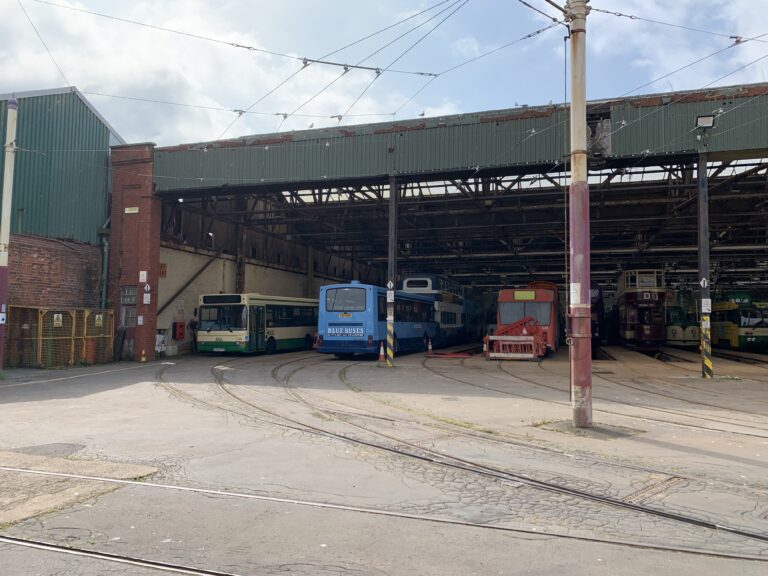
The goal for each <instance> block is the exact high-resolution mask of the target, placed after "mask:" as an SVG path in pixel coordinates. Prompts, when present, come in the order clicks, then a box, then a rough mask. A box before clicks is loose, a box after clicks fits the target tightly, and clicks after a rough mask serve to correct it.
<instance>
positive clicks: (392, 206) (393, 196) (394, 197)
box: [387, 176, 400, 368]
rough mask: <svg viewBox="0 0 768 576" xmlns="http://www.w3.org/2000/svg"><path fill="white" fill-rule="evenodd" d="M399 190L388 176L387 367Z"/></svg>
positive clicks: (392, 342) (392, 345)
mask: <svg viewBox="0 0 768 576" xmlns="http://www.w3.org/2000/svg"><path fill="white" fill-rule="evenodd" d="M399 196H400V190H399V188H398V186H397V180H396V178H395V177H394V176H390V178H389V236H388V239H389V244H388V260H387V367H389V368H392V367H394V365H395V288H396V287H397V204H398V199H399Z"/></svg>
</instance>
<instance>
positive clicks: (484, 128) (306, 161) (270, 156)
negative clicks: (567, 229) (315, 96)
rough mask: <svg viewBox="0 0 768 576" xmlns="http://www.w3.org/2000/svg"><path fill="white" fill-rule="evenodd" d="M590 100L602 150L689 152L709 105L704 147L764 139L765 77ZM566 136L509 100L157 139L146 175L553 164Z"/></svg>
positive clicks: (564, 149)
mask: <svg viewBox="0 0 768 576" xmlns="http://www.w3.org/2000/svg"><path fill="white" fill-rule="evenodd" d="M589 106H590V108H588V110H592V111H594V110H599V111H600V112H599V113H600V114H605V111H606V110H610V119H611V126H612V129H613V134H612V148H611V150H612V153H611V156H609V157H608V158H607V159H608V160H610V159H611V158H614V159H625V158H637V159H638V160H642V159H643V158H644V157H645V156H649V155H653V156H663V155H675V156H677V155H682V154H695V153H696V152H697V150H698V142H697V140H696V136H697V133H696V130H695V129H693V126H694V122H695V119H696V116H697V115H699V114H712V113H715V114H717V115H718V119H717V124H716V127H715V128H714V129H712V130H710V134H709V149H710V150H711V151H712V152H735V153H743V154H747V155H748V154H753V155H759V154H760V152H761V151H764V150H765V149H766V148H768V136H767V134H768V84H760V85H748V86H735V87H725V88H713V89H710V90H700V91H693V92H681V93H672V94H663V95H655V96H639V97H633V98H627V99H624V100H621V101H616V102H611V101H601V102H598V103H590V105H589ZM600 117H601V118H604V116H600ZM568 139H569V124H568V109H567V108H564V107H562V106H545V107H539V108H516V109H511V110H497V111H491V112H481V113H476V114H463V115H456V116H450V117H443V118H426V119H423V120H408V121H402V122H385V123H379V124H367V125H360V126H349V127H343V128H323V129H319V130H303V131H297V132H289V133H282V134H268V135H262V136H254V137H249V138H245V139H242V140H239V141H234V142H232V141H229V142H213V143H207V144H206V143H203V144H198V145H193V146H179V147H176V148H171V149H159V150H158V151H157V152H156V156H155V176H156V178H155V180H156V182H157V185H158V188H157V189H158V191H160V192H164V191H175V190H184V189H189V188H200V187H206V188H207V187H216V186H220V185H223V184H224V183H228V184H230V185H238V184H241V185H246V184H250V185H256V186H258V185H260V184H285V185H291V184H294V183H306V182H313V183H316V182H322V181H324V180H328V181H338V180H343V179H373V178H381V177H386V176H388V175H389V174H392V173H395V174H401V175H406V176H408V175H414V176H417V175H422V174H451V173H460V172H464V173H466V171H467V170H473V169H476V168H478V167H480V168H501V169H503V168H514V167H525V166H544V167H547V166H551V169H557V168H558V166H560V165H561V163H562V162H563V161H564V160H565V156H566V154H567V153H568V150H569V142H568ZM227 146H230V148H227ZM391 146H392V147H393V149H392V150H391V151H390V147H391ZM205 149H207V151H205V152H204V151H203V150H205Z"/></svg>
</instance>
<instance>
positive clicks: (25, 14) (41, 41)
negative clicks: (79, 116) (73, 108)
mask: <svg viewBox="0 0 768 576" xmlns="http://www.w3.org/2000/svg"><path fill="white" fill-rule="evenodd" d="M16 2H17V3H18V4H19V8H21V11H22V12H24V16H26V17H27V20H28V21H29V24H30V26H32V29H33V30H34V31H35V34H37V37H38V39H39V40H40V43H41V44H42V45H43V48H45V51H46V52H48V57H49V58H50V59H51V62H53V65H54V66H56V69H57V70H58V71H59V74H61V77H62V78H63V79H64V84H65V85H66V86H69V85H70V84H69V80H67V77H66V76H65V75H64V72H63V71H62V69H61V66H59V63H58V62H56V58H54V57H53V54H52V53H51V51H50V49H49V48H48V44H46V43H45V40H43V37H42V35H41V34H40V31H39V30H38V29H37V26H35V23H34V22H32V18H30V17H29V14H28V13H27V9H26V8H24V4H22V3H21V0H16Z"/></svg>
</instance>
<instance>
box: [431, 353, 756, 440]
mask: <svg viewBox="0 0 768 576" xmlns="http://www.w3.org/2000/svg"><path fill="white" fill-rule="evenodd" d="M426 360H428V359H425V362H424V363H423V365H424V366H425V368H426V369H427V370H429V371H432V372H434V373H435V374H437V375H439V376H441V377H443V378H446V379H448V380H452V381H454V382H457V383H459V384H464V385H467V386H473V387H475V388H480V389H485V390H488V391H492V392H497V393H499V394H504V395H506V396H512V397H516V398H525V399H528V400H534V401H537V402H544V403H548V404H553V405H556V406H562V407H568V408H570V403H569V402H560V401H557V400H551V399H546V398H540V397H537V396H533V395H529V394H523V393H521V392H512V391H509V390H505V389H502V388H498V387H494V386H487V385H484V384H478V383H476V382H470V381H467V380H464V379H461V378H458V377H456V376H454V375H449V374H445V373H443V372H440V371H439V370H436V369H434V368H432V367H430V366H428V365H427V364H426ZM496 367H497V370H498V371H500V372H502V373H504V374H506V375H507V376H509V377H511V378H513V379H516V380H518V381H521V382H525V383H527V384H531V385H533V386H537V387H540V388H546V389H549V390H554V391H556V392H560V393H565V394H567V393H568V391H567V390H564V389H563V388H560V387H558V386H553V385H551V384H546V383H543V382H538V381H536V380H533V379H531V378H528V377H525V376H521V375H520V374H517V373H513V372H509V371H508V370H506V369H505V368H504V363H503V362H497V364H496ZM487 376H489V377H491V378H494V379H499V380H502V381H505V382H509V378H506V377H505V378H500V377H497V376H495V375H493V374H487ZM593 398H595V399H598V400H602V401H604V402H610V403H611V404H620V405H626V406H632V407H635V408H638V409H641V410H648V411H651V412H664V413H668V414H673V415H676V416H683V417H685V418H690V419H698V420H705V421H712V422H714V423H717V424H725V425H727V426H735V427H741V428H747V429H750V430H756V431H759V432H764V433H765V434H757V433H755V432H747V431H737V430H723V429H722V428H714V427H711V426H702V425H698V424H690V423H685V422H679V421H673V420H666V419H663V418H656V417H653V416H648V415H638V414H628V413H626V412H620V411H616V410H609V409H607V408H595V409H594V410H595V411H596V412H602V413H605V414H612V415H615V416H622V417H625V418H631V419H635V420H641V421H650V422H660V423H663V424H669V425H671V426H679V427H683V428H692V429H697V430H705V431H708V432H720V433H724V434H735V435H742V436H752V437H756V438H768V428H761V427H756V426H752V425H749V424H741V423H734V422H728V421H725V420H720V419H716V418H709V417H704V416H699V415H696V414H690V413H685V412H680V411H675V410H667V409H664V408H657V407H648V406H643V405H640V404H634V403H631V402H619V401H617V400H614V399H611V398H604V397H602V396H593Z"/></svg>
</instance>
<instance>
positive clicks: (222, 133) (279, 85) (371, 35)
mask: <svg viewBox="0 0 768 576" xmlns="http://www.w3.org/2000/svg"><path fill="white" fill-rule="evenodd" d="M447 1H448V0H445V1H443V2H438V3H437V4H433V5H432V6H430V7H429V8H426V9H424V10H422V11H421V12H418V13H416V14H414V15H413V16H409V17H407V18H404V19H402V20H399V21H398V22H395V23H394V24H392V25H391V26H387V27H386V28H382V29H381V30H378V31H376V32H374V33H372V34H369V35H368V36H366V37H365V38H364V40H367V39H368V38H371V37H373V36H376V35H378V34H381V33H382V32H385V31H386V30H389V29H390V28H392V27H394V26H398V25H400V24H402V23H404V22H407V21H408V20H411V19H412V18H415V17H417V16H421V15H422V14H425V13H426V12H429V11H431V10H433V9H434V8H437V7H438V6H441V5H442V4H445V3H446V2H447ZM357 43H358V42H351V43H349V44H347V45H346V46H342V47H341V48H339V49H338V50H334V51H333V52H329V53H328V54H325V55H324V56H321V59H325V58H328V57H329V56H331V55H333V54H336V53H337V52H340V51H341V50H345V49H346V48H349V47H350V46H353V45H355V44H357ZM364 61H365V59H364V60H362V61H361V62H360V63H362V62H364ZM306 67H307V66H306V65H303V66H302V67H301V68H299V69H298V70H296V71H295V72H293V73H292V74H291V75H290V76H288V77H287V78H285V79H284V80H282V81H281V82H280V83H279V84H278V85H277V86H275V87H274V88H272V89H271V90H269V91H268V92H267V93H266V94H264V95H263V96H261V97H259V98H258V99H257V100H255V101H254V102H253V103H252V104H251V105H250V106H248V107H247V108H246V109H245V112H248V111H250V110H251V109H252V108H253V107H254V106H256V105H257V104H259V103H260V102H263V101H264V100H265V99H266V98H268V97H269V96H271V95H272V94H274V93H275V92H276V91H277V90H279V89H280V88H282V87H283V86H285V85H286V84H287V83H288V82H289V81H290V80H292V79H293V78H294V77H295V76H296V75H297V74H299V72H301V71H302V70H304V69H306ZM344 74H346V70H345V71H344V72H342V75H344ZM339 77H341V76H339ZM294 115H295V114H294ZM242 116H243V114H241V113H238V114H237V115H236V116H235V117H234V118H233V119H232V121H231V122H230V123H229V124H228V125H227V127H226V128H224V130H223V131H222V132H221V134H219V137H218V138H217V140H221V139H222V138H223V137H224V135H225V134H226V133H227V132H229V130H230V129H231V128H232V126H234V125H235V123H236V122H237V121H238V120H239V119H240V118H241V117H242ZM281 116H283V121H285V119H286V118H287V116H286V115H285V114H281ZM280 125H281V126H282V122H281V123H280ZM278 129H279V127H278Z"/></svg>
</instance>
